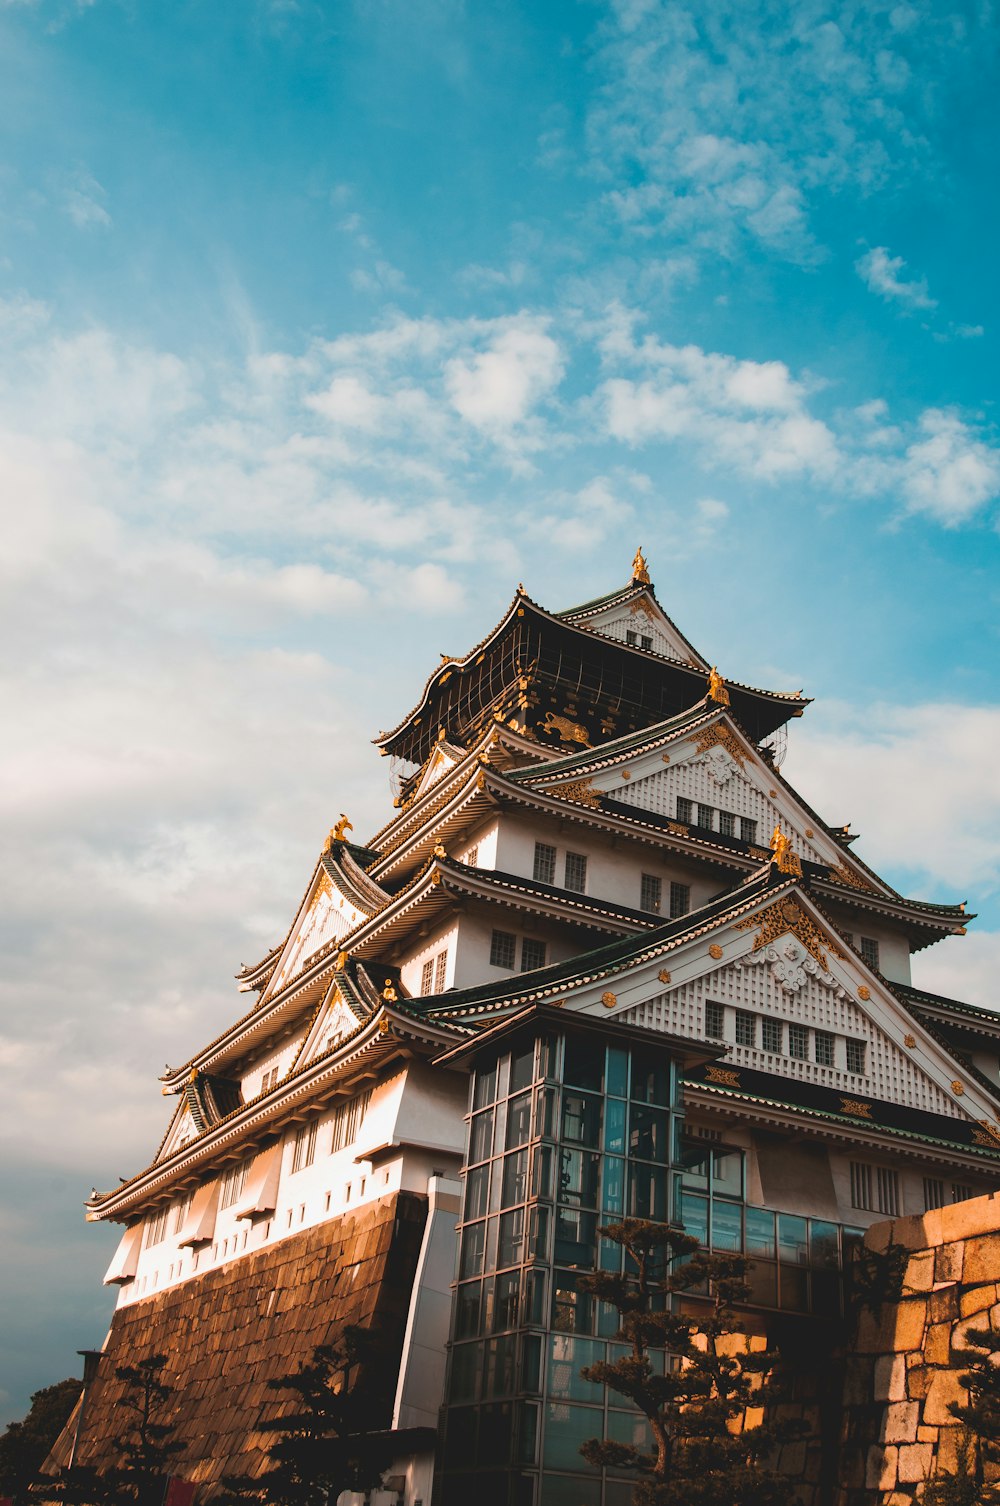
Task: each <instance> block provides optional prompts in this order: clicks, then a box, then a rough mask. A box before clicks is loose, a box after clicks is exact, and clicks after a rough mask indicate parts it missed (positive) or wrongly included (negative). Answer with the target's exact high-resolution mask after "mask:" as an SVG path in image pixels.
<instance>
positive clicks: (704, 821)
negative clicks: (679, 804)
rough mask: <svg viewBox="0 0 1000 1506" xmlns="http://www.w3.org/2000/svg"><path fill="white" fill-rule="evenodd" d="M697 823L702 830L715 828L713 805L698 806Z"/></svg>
mask: <svg viewBox="0 0 1000 1506" xmlns="http://www.w3.org/2000/svg"><path fill="white" fill-rule="evenodd" d="M698 825H699V826H700V827H701V829H702V831H714V830H715V807H714V806H713V805H701V804H699V806H698Z"/></svg>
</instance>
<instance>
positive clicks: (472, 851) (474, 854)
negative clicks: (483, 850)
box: [465, 842, 479, 868]
mask: <svg viewBox="0 0 1000 1506" xmlns="http://www.w3.org/2000/svg"><path fill="white" fill-rule="evenodd" d="M465 861H466V863H467V864H468V866H469V867H470V868H475V867H476V865H477V864H478V862H479V843H478V842H477V843H476V845H475V847H470V848H469V850H468V852H467V853H466V854H465Z"/></svg>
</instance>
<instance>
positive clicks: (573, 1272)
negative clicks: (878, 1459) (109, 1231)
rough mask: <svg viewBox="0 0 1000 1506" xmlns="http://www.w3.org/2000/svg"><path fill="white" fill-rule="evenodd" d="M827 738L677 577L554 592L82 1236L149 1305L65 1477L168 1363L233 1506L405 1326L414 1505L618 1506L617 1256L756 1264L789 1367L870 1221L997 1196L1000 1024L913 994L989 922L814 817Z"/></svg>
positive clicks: (448, 717) (487, 660) (105, 1370)
mask: <svg viewBox="0 0 1000 1506" xmlns="http://www.w3.org/2000/svg"><path fill="white" fill-rule="evenodd" d="M807 704H808V702H807V701H806V700H805V699H804V698H803V697H802V696H801V695H793V694H787V693H782V692H774V691H767V690H760V689H754V688H752V687H749V686H745V685H739V684H736V683H733V682H731V681H730V682H724V681H723V680H722V678H721V677H720V676H719V675H718V673H717V672H716V671H715V670H714V669H713V668H712V666H711V665H710V664H709V663H708V661H707V660H705V659H704V658H702V656H701V655H700V654H699V653H698V652H697V650H696V649H695V648H694V647H693V646H692V645H691V644H690V643H689V642H688V641H687V639H686V638H685V637H684V636H683V635H682V633H681V632H680V631H679V630H678V628H677V627H676V626H675V625H674V623H673V622H672V621H671V620H670V618H669V617H668V616H667V615H666V613H665V612H664V611H663V609H662V607H661V606H660V604H659V602H658V601H657V599H656V596H655V593H654V591H653V588H652V586H651V584H650V581H649V576H648V573H647V570H646V566H645V562H644V560H643V558H642V555H641V553H640V554H637V556H636V560H635V562H634V565H633V573H632V579H631V580H630V582H629V584H628V585H626V586H625V587H624V588H623V589H621V590H618V591H615V592H612V593H611V594H610V595H608V596H605V597H602V598H600V599H599V600H596V601H590V602H586V603H585V604H584V605H582V606H579V607H576V608H574V609H572V610H569V611H563V612H557V613H552V612H549V611H546V610H545V609H544V608H542V607H540V606H538V605H537V604H536V603H535V602H533V601H532V600H531V599H530V598H529V597H528V596H527V595H525V593H524V591H523V590H522V589H521V588H519V589H518V591H517V594H516V595H515V597H514V600H513V601H512V603H511V605H510V608H509V610H508V611H507V612H506V614H505V615H504V617H503V619H502V621H501V622H500V623H499V624H498V625H497V626H496V627H495V628H494V629H493V631H492V632H491V633H489V635H488V636H487V637H486V638H484V639H483V640H482V642H481V643H479V644H477V645H476V647H475V648H474V649H472V650H471V651H470V652H469V653H468V654H466V655H465V656H464V657H463V658H458V659H449V660H446V661H445V662H444V663H443V664H441V665H440V666H438V667H437V668H436V669H435V670H434V672H433V673H432V674H431V676H430V678H429V679H428V680H427V682H426V685H425V686H424V689H423V691H422V692H421V694H420V697H419V700H418V702H417V704H416V706H415V707H414V709H413V710H412V711H411V712H410V713H409V714H408V715H407V716H406V717H405V718H404V720H403V721H402V722H400V724H399V725H398V726H397V727H396V728H395V729H394V730H393V731H392V732H389V733H386V734H384V735H382V736H380V737H379V738H378V739H377V743H378V746H379V750H380V752H381V753H382V754H384V755H386V756H387V757H388V758H389V759H390V760H391V767H392V770H393V773H394V777H395V780H396V787H397V788H398V790H399V794H398V798H397V799H396V800H395V802H394V805H395V810H394V813H393V816H392V819H391V820H390V821H389V822H388V823H387V824H386V825H385V826H384V827H383V828H382V829H381V830H380V831H378V832H376V833H375V834H374V835H373V836H371V837H369V838H368V839H367V841H366V842H365V843H364V844H363V845H362V844H361V843H358V842H355V841H353V840H349V839H348V837H347V832H348V831H349V830H350V826H349V823H348V822H347V821H346V820H345V819H342V820H341V822H339V823H338V825H337V826H336V827H335V829H334V830H333V832H331V835H330V838H329V840H328V841H327V842H326V844H325V845H324V848H323V850H322V852H321V853H320V855H319V856H318V858H317V861H316V865H315V868H314V870H313V872H312V874H311V875H310V877H309V881H308V883H307V885H306V888H305V893H304V895H303V897H302V900H301V902H300V904H299V905H298V908H297V910H296V912H295V915H294V918H293V920H292V923H291V926H290V927H289V930H288V934H287V936H286V938H285V939H284V941H283V942H282V943H281V944H280V945H279V946H278V947H276V948H275V949H274V951H273V952H271V953H269V955H268V956H266V957H265V958H264V959H263V960H262V961H261V962H259V963H258V964H257V965H256V966H255V967H252V968H247V969H245V970H244V971H243V972H241V973H240V974H239V978H238V984H239V988H240V989H241V991H242V992H243V993H244V994H245V995H246V997H247V1002H248V1004H249V1006H250V1007H249V1008H248V1009H247V1010H246V1012H244V1013H242V1014H241V1016H240V1017H239V1018H238V1019H236V1020H235V1021H234V1023H233V1024H232V1025H231V1026H230V1027H229V1028H228V1029H227V1030H226V1031H225V1032H224V1033H223V1034H222V1035H221V1036H219V1037H218V1039H216V1040H213V1041H209V1042H207V1043H206V1044H204V1045H203V1046H202V1047H200V1049H199V1050H198V1051H197V1052H196V1053H195V1054H194V1055H193V1056H192V1057H191V1059H190V1060H189V1061H186V1062H185V1063H184V1064H183V1066H180V1067H178V1068H177V1069H176V1070H173V1071H169V1072H168V1073H167V1074H166V1076H165V1078H164V1083H163V1091H164V1092H165V1093H167V1094H173V1095H174V1096H175V1099H176V1110H175V1113H174V1115H173V1119H172V1121H171V1123H170V1126H169V1129H168V1131H167V1134H166V1136H165V1138H164V1140H163V1143H162V1144H161V1146H160V1147H159V1149H158V1150H157V1151H156V1153H155V1155H154V1156H153V1159H152V1161H151V1162H150V1164H149V1165H148V1166H146V1167H145V1168H143V1169H142V1170H141V1171H138V1172H137V1173H136V1174H135V1175H134V1176H132V1177H131V1178H130V1179H129V1180H128V1181H126V1182H124V1183H123V1184H122V1185H121V1186H119V1187H116V1188H115V1189H114V1190H113V1191H111V1192H107V1193H101V1194H99V1195H95V1196H94V1197H93V1198H92V1200H91V1201H90V1203H89V1204H88V1207H87V1216H88V1218H90V1219H93V1220H101V1219H111V1220H114V1221H116V1222H118V1223H120V1224H121V1225H122V1226H123V1235H122V1240H121V1244H120V1246H119V1248H118V1251H117V1253H116V1255H115V1257H114V1260H113V1261H112V1264H111V1267H110V1269H109V1270H108V1273H107V1276H106V1280H107V1281H108V1282H113V1283H116V1284H117V1285H118V1286H119V1288H120V1297H119V1304H118V1309H117V1311H116V1314H115V1317H114V1321H113V1323H112V1327H111V1331H110V1334H109V1336H108V1340H107V1343H106V1345H105V1353H104V1356H103V1358H102V1360H101V1362H100V1364H99V1366H98V1370H97V1378H96V1380H95V1381H94V1382H93V1384H92V1385H91V1386H90V1388H89V1393H88V1400H87V1406H86V1410H85V1413H84V1416H83V1419H82V1425H79V1426H78V1424H80V1419H79V1418H77V1419H76V1420H75V1422H74V1423H72V1424H71V1426H70V1429H69V1430H68V1431H67V1435H66V1437H65V1439H64V1440H63V1442H62V1443H61V1444H60V1445H59V1446H58V1447H57V1450H56V1455H55V1456H54V1458H55V1461H56V1462H58V1460H59V1459H60V1458H63V1459H64V1458H65V1456H66V1454H67V1450H68V1448H69V1446H70V1445H69V1440H70V1438H71V1436H72V1434H73V1432H74V1429H75V1428H76V1429H77V1431H78V1433H79V1436H78V1437H77V1439H76V1460H77V1462H80V1463H97V1464H100V1463H101V1462H102V1460H104V1459H105V1456H106V1450H107V1446H108V1445H107V1439H108V1437H109V1435H111V1434H113V1432H114V1427H113V1424H112V1415H113V1407H114V1403H115V1400H116V1397H117V1395H118V1394H119V1390H120V1387H119V1386H118V1383H117V1382H116V1381H115V1379H114V1370H115V1366H116V1365H118V1364H121V1363H122V1362H123V1361H126V1360H134V1359H135V1358H137V1357H140V1356H141V1355H143V1354H148V1353H156V1352H163V1353H166V1354H167V1355H168V1356H170V1371H169V1372H168V1374H167V1377H166V1378H167V1379H168V1380H170V1382H171V1384H173V1385H174V1387H175V1395H174V1402H175V1404H176V1415H175V1418H174V1421H175V1425H176V1428H177V1432H178V1436H180V1437H181V1438H182V1440H183V1442H184V1452H183V1454H182V1455H181V1456H179V1459H178V1462H177V1464H176V1466H175V1467H176V1469H177V1472H178V1474H180V1475H182V1476H183V1477H185V1478H187V1479H189V1480H192V1481H195V1482H197V1484H198V1487H199V1492H200V1496H201V1497H202V1498H205V1499H208V1498H210V1497H211V1494H212V1493H213V1490H214V1489H216V1488H217V1486H218V1482H219V1481H220V1479H221V1478H222V1476H223V1475H226V1474H245V1473H247V1472H249V1473H254V1472H259V1471H260V1470H261V1469H263V1468H264V1467H265V1462H266V1461H265V1457H264V1450H265V1449H266V1447H267V1444H268V1442H269V1441H270V1440H271V1438H272V1437H273V1434H270V1433H268V1432H267V1430H266V1427H264V1426H263V1425H264V1424H265V1423H266V1422H267V1421H268V1420H269V1419H270V1418H272V1417H273V1415H274V1413H275V1411H276V1410H280V1405H281V1402H280V1397H278V1396H277V1395H276V1393H274V1392H272V1391H269V1390H268V1389H267V1386H266V1381H267V1380H268V1379H269V1378H272V1377H280V1376H283V1375H287V1374H288V1373H289V1371H291V1370H294V1369H295V1368H296V1367H297V1365H298V1363H299V1362H301V1361H303V1360H305V1359H307V1358H308V1357H309V1355H310V1354H311V1351H312V1348H313V1346H314V1345H316V1344H318V1343H321V1342H325V1341H327V1340H329V1339H330V1338H331V1337H332V1336H334V1335H335V1334H336V1331H337V1329H338V1327H339V1326H340V1325H342V1324H343V1323H345V1322H352V1323H362V1324H368V1323H374V1324H376V1325H377V1326H378V1327H379V1329H380V1331H381V1333H382V1335H383V1338H384V1341H385V1343H386V1344H387V1345H388V1348H389V1353H390V1354H391V1356H392V1363H391V1364H390V1365H386V1366H384V1367H383V1369H384V1373H383V1374H382V1375H381V1376H380V1380H381V1383H382V1386H381V1389H382V1397H381V1403H380V1406H381V1411H380V1412H379V1415H373V1417H372V1427H373V1429H379V1430H392V1431H393V1432H394V1433H395V1434H396V1435H397V1440H396V1441H397V1445H398V1463H397V1465H396V1466H395V1467H394V1470H393V1471H390V1476H389V1479H388V1482H387V1493H386V1494H385V1495H384V1497H382V1499H383V1500H384V1501H385V1502H389V1501H393V1502H396V1501H399V1502H400V1503H402V1506H431V1501H432V1497H433V1500H434V1501H435V1502H440V1503H441V1506H453V1503H458V1502H467V1501H469V1500H472V1499H475V1500H476V1502H477V1506H541V1503H544V1506H623V1503H625V1502H626V1501H628V1500H629V1499H630V1488H629V1486H628V1485H627V1483H626V1482H624V1481H622V1480H619V1479H615V1478H614V1477H613V1476H610V1475H609V1476H608V1477H607V1478H604V1477H603V1476H602V1474H601V1472H600V1471H594V1470H591V1469H589V1468H587V1467H586V1466H585V1465H584V1463H583V1460H582V1458H581V1456H580V1454H579V1444H580V1442H581V1441H582V1440H583V1439H585V1438H588V1437H592V1436H594V1435H602V1436H605V1435H609V1436H616V1437H621V1438H623V1439H629V1440H632V1439H638V1438H641V1437H642V1424H641V1418H640V1417H639V1416H638V1414H637V1413H634V1412H629V1411H627V1410H619V1409H618V1408H617V1407H616V1406H615V1405H614V1398H611V1399H610V1402H609V1398H608V1397H607V1396H606V1395H605V1394H604V1393H603V1392H602V1391H601V1390H600V1389H599V1388H597V1387H595V1386H591V1385H588V1384H587V1383H585V1382H584V1381H583V1380H582V1379H581V1377H580V1368H581V1366H582V1365H584V1364H588V1363H592V1362H593V1361H594V1360H595V1358H598V1357H600V1356H601V1355H602V1354H603V1353H604V1352H605V1351H606V1350H607V1348H608V1346H609V1344H610V1345H611V1347H612V1350H613V1348H614V1345H613V1339H612V1337H611V1335H612V1334H613V1331H614V1322H613V1315H611V1314H609V1313H608V1312H606V1311H604V1310H603V1309H602V1308H601V1306H600V1305H599V1304H595V1303H594V1302H593V1301H592V1300H591V1299H590V1298H589V1297H588V1296H587V1294H586V1293H585V1292H584V1291H583V1290H582V1289H581V1288H580V1287H579V1286H578V1275H579V1273H580V1272H582V1271H586V1270H588V1269H592V1268H593V1267H594V1266H595V1265H602V1266H604V1267H606V1268H607V1267H608V1266H610V1265H613V1264H614V1262H615V1261H616V1260H617V1259H618V1250H617V1247H616V1246H613V1245H611V1244H609V1242H608V1241H606V1240H602V1238H601V1236H600V1233H599V1229H600V1226H601V1223H602V1221H607V1220H608V1219H610V1218H614V1217H615V1216H618V1215H621V1214H622V1213H634V1214H637V1215H641V1216H648V1217H651V1218H656V1219H671V1220H673V1221H675V1222H676V1223H679V1224H682V1225H684V1226H685V1227H686V1228H687V1229H688V1230H690V1231H691V1232H693V1233H694V1234H696V1235H697V1236H698V1237H699V1238H700V1239H701V1240H702V1241H703V1242H704V1243H705V1244H706V1245H707V1246H710V1247H712V1248H714V1249H717V1250H745V1251H746V1252H747V1253H749V1254H750V1255H751V1256H752V1257H753V1259H754V1262H755V1264H754V1271H753V1283H754V1308H755V1309H756V1311H757V1312H758V1314H759V1315H760V1320H761V1322H762V1323H763V1324H764V1325H765V1326H768V1327H770V1328H771V1329H772V1330H773V1331H774V1332H777V1333H778V1335H779V1338H780V1339H781V1340H782V1342H784V1343H786V1344H787V1345H788V1346H789V1347H790V1348H791V1349H794V1347H795V1344H796V1342H797V1340H796V1335H799V1336H801V1335H807V1334H808V1335H815V1334H816V1333H818V1332H820V1331H821V1330H822V1328H823V1325H824V1324H825V1325H827V1326H829V1325H835V1324H836V1321H837V1317H838V1314H839V1313H840V1310H841V1303H842V1282H841V1270H842V1267H843V1263H844V1260H845V1256H846V1255H847V1254H848V1253H849V1251H850V1248H851V1245H852V1242H855V1241H857V1239H858V1238H859V1236H860V1234H861V1233H862V1232H863V1231H864V1229H865V1228H866V1227H867V1226H868V1225H869V1224H870V1223H871V1222H872V1221H873V1220H875V1219H879V1218H883V1217H885V1216H887V1215H888V1216H894V1215H897V1214H908V1213H914V1212H922V1211H923V1210H925V1209H927V1208H933V1207H937V1206H939V1205H943V1204H945V1203H949V1202H952V1201H956V1200H961V1199H964V1198H966V1197H969V1196H971V1195H973V1194H976V1193H979V1192H984V1191H989V1190H991V1189H993V1188H995V1187H996V1186H997V1185H998V1181H1000V1126H998V1122H997V1121H998V1119H1000V1018H998V1017H997V1016H995V1015H993V1014H991V1013H988V1012H986V1011H983V1010H980V1009H976V1008H973V1007H971V1006H969V1005H966V1004H962V1003H960V1002H957V1001H956V1000H953V999H948V998H943V997H939V996H937V995H932V994H928V993H925V992H922V991H921V990H919V989H916V988H914V987H913V986H912V984H911V981H910V957H911V954H912V953H913V952H915V951H917V950H919V949H920V948H922V947H926V946H929V945H932V944H934V943H937V942H940V941H942V940H944V939H945V938H947V937H950V936H961V935H962V934H964V931H965V926H966V922H967V920H968V919H969V918H970V917H969V916H968V915H966V913H965V908H964V905H937V904H927V903H922V902H918V901H915V900H909V899H906V898H904V897H903V896H902V895H900V894H897V893H896V892H895V890H893V889H892V888H891V887H890V885H889V884H887V883H886V882H885V881H884V880H883V879H881V878H880V877H879V876H878V874H877V873H874V872H873V871H872V870H871V869H870V868H869V867H867V866H866V865H865V863H863V862H862V861H861V860H860V858H858V857H857V856H856V855H855V854H854V852H853V850H852V843H853V841H854V838H853V837H852V836H851V835H850V834H849V832H848V830H847V829H846V828H844V827H833V826H829V825H828V824H827V823H826V822H825V821H824V819H823V818H822V817H821V816H820V815H818V814H817V813H816V812H815V811H813V810H811V809H810V808H809V806H808V805H807V804H806V803H805V802H804V801H803V799H802V798H801V796H799V795H798V794H797V793H796V791H795V790H794V789H793V788H792V786H791V785H790V784H789V783H788V782H787V781H786V780H785V779H784V778H783V777H782V775H781V773H780V772H779V768H778V764H779V763H780V757H778V756H776V748H778V747H779V746H780V741H781V739H782V738H783V736H784V729H785V727H786V724H787V723H788V721H789V720H790V719H791V718H794V717H798V716H801V715H802V713H803V711H804V710H805V708H806V706H807ZM812 1342H813V1340H812V1339H810V1340H809V1343H812ZM799 1347H800V1348H802V1347H808V1344H807V1345H806V1346H803V1345H802V1344H800V1346H799ZM619 1400H620V1399H619ZM609 1407H610V1410H609Z"/></svg>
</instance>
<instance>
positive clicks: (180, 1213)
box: [174, 1192, 194, 1234]
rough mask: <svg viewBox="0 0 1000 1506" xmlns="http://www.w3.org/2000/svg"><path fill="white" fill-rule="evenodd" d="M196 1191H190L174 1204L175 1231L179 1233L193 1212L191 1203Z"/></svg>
mask: <svg viewBox="0 0 1000 1506" xmlns="http://www.w3.org/2000/svg"><path fill="white" fill-rule="evenodd" d="M193 1198H194V1193H193V1192H189V1193H188V1195H187V1197H182V1198H181V1200H180V1202H178V1203H175V1204H174V1233H175V1234H179V1233H180V1232H181V1230H182V1229H183V1227H184V1225H185V1224H186V1223H187V1216H188V1214H189V1213H190V1212H191V1203H192V1200H193Z"/></svg>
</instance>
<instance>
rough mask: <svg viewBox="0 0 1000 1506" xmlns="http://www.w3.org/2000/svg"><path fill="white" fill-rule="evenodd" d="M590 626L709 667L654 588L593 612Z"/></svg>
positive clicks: (666, 655)
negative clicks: (600, 610) (667, 612)
mask: <svg viewBox="0 0 1000 1506" xmlns="http://www.w3.org/2000/svg"><path fill="white" fill-rule="evenodd" d="M588 626H589V627H590V629H591V630H592V631H593V632H595V633H600V634H601V636H602V637H603V638H611V639H613V640H614V642H616V643H625V644H630V645H631V646H632V647H634V648H645V649H648V650H651V651H652V652H653V653H654V654H660V655H661V656H662V657H663V658H665V659H675V660H676V661H677V662H678V663H680V664H689V665H691V666H692V667H693V668H695V669H704V670H706V671H707V669H708V665H707V664H706V663H705V661H704V659H702V658H701V656H700V655H699V654H697V653H696V652H695V650H694V648H693V647H692V646H691V644H690V643H688V641H687V639H686V638H685V637H684V635H683V633H681V632H680V631H679V629H678V628H677V627H676V626H675V625H674V623H672V622H671V621H670V618H669V617H668V616H667V615H666V613H665V612H664V611H663V609H662V607H661V606H660V604H659V602H658V601H657V600H656V597H655V596H654V595H653V594H652V592H651V591H643V592H641V593H640V594H639V595H637V596H633V597H632V599H631V600H630V601H625V602H617V603H615V604H614V605H612V606H609V607H608V609H607V610H606V611H604V612H595V613H593V614H591V615H590V616H589V617H588ZM644 640H648V641H644Z"/></svg>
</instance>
